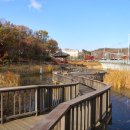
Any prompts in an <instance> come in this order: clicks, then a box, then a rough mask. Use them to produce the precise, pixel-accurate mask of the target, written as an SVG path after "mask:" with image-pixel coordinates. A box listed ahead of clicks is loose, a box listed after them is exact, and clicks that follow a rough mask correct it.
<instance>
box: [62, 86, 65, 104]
mask: <svg viewBox="0 0 130 130" xmlns="http://www.w3.org/2000/svg"><path fill="white" fill-rule="evenodd" d="M64 89H65V87H64V86H63V87H62V102H64V100H65V98H64V96H65V94H64V92H65V90H64Z"/></svg>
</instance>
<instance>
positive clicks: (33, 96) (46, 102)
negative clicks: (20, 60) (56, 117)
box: [0, 75, 79, 123]
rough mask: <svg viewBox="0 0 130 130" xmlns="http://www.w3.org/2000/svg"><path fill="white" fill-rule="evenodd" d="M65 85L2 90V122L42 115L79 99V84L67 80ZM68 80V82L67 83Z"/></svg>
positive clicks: (0, 96) (0, 114)
mask: <svg viewBox="0 0 130 130" xmlns="http://www.w3.org/2000/svg"><path fill="white" fill-rule="evenodd" d="M59 79H64V82H66V83H67V82H68V81H69V83H68V84H64V85H30V86H19V87H11V88H1V89H0V121H1V123H4V122H6V121H7V120H10V119H15V118H20V117H23V116H29V115H32V114H36V115H38V114H41V113H43V112H45V111H46V110H50V109H52V108H54V107H55V106H57V105H58V104H60V103H61V102H64V101H68V100H70V99H73V98H75V97H77V95H78V93H79V90H78V82H77V81H72V82H71V79H69V78H68V79H66V78H65V77H64V76H63V75H60V78H59ZM65 79H66V81H65Z"/></svg>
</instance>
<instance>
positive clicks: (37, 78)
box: [19, 73, 53, 86]
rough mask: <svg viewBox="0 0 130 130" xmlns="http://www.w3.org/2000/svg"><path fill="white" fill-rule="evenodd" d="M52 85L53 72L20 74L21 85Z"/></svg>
mask: <svg viewBox="0 0 130 130" xmlns="http://www.w3.org/2000/svg"><path fill="white" fill-rule="evenodd" d="M38 84H40V85H51V84H53V82H52V74H50V73H43V74H42V75H40V74H27V75H21V76H20V83H19V85H20V86H24V85H25V86H26V85H38Z"/></svg>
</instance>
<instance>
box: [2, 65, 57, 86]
mask: <svg viewBox="0 0 130 130" xmlns="http://www.w3.org/2000/svg"><path fill="white" fill-rule="evenodd" d="M55 69H57V66H54V65H10V66H3V67H0V87H12V86H13V87H15V86H18V85H19V83H20V76H26V75H28V74H31V75H33V74H40V72H41V73H52V71H53V70H55Z"/></svg>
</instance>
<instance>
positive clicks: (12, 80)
mask: <svg viewBox="0 0 130 130" xmlns="http://www.w3.org/2000/svg"><path fill="white" fill-rule="evenodd" d="M19 82H20V76H19V75H16V74H14V73H12V72H9V71H8V72H6V73H2V74H0V87H15V86H18V85H19Z"/></svg>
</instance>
